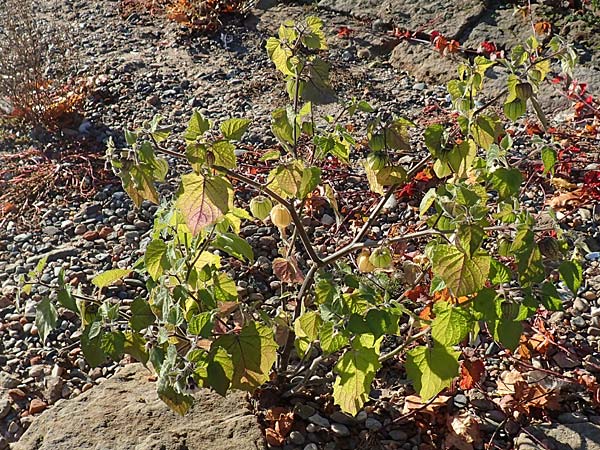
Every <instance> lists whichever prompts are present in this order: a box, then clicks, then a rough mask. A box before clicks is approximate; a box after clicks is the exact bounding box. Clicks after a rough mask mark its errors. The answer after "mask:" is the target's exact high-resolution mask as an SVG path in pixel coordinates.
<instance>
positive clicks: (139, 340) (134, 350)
mask: <svg viewBox="0 0 600 450" xmlns="http://www.w3.org/2000/svg"><path fill="white" fill-rule="evenodd" d="M123 352H124V353H126V354H128V355H131V356H132V357H133V358H135V359H136V360H137V361H139V362H141V363H142V364H144V365H145V364H146V363H147V362H148V352H147V351H146V341H145V339H144V338H143V336H142V335H141V334H140V333H136V332H135V331H126V332H125V342H124V344H123Z"/></svg>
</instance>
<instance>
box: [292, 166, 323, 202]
mask: <svg viewBox="0 0 600 450" xmlns="http://www.w3.org/2000/svg"><path fill="white" fill-rule="evenodd" d="M320 182H321V169H319V168H318V167H307V168H305V169H304V170H303V171H302V181H301V182H300V188H299V189H298V199H299V200H302V199H304V198H306V196H307V195H308V194H310V193H311V192H312V191H314V190H315V189H316V187H317V186H318V185H319V183H320Z"/></svg>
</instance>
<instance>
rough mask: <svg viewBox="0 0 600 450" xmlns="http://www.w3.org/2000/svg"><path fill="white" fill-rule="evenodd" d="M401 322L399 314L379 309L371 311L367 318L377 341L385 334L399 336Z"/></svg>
mask: <svg viewBox="0 0 600 450" xmlns="http://www.w3.org/2000/svg"><path fill="white" fill-rule="evenodd" d="M399 320H400V317H399V316H398V315H397V314H392V313H391V312H389V311H388V310H385V309H379V308H372V309H370V310H369V312H367V315H366V316H365V323H366V324H367V326H368V327H369V332H370V333H371V334H372V335H373V337H374V338H375V339H379V338H380V337H381V336H383V335H384V334H398V321H399Z"/></svg>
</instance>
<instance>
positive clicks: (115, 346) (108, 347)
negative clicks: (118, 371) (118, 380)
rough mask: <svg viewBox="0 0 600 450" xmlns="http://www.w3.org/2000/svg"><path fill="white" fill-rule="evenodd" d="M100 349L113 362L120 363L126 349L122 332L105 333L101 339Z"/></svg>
mask: <svg viewBox="0 0 600 450" xmlns="http://www.w3.org/2000/svg"><path fill="white" fill-rule="evenodd" d="M100 348H101V349H102V351H103V352H104V353H106V354H107V355H108V356H110V357H111V358H112V360H113V361H119V360H120V359H121V357H122V356H123V349H124V348H125V335H124V334H123V333H122V332H121V331H113V332H112V333H104V334H103V335H102V337H101V339H100Z"/></svg>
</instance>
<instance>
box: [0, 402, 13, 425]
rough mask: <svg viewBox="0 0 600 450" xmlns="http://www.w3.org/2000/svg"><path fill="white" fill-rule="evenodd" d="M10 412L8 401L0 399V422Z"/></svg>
mask: <svg viewBox="0 0 600 450" xmlns="http://www.w3.org/2000/svg"><path fill="white" fill-rule="evenodd" d="M10 410H11V404H10V400H9V399H8V398H6V397H2V398H0V420H1V419H4V418H5V417H6V416H7V415H8V413H9V412H10Z"/></svg>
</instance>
